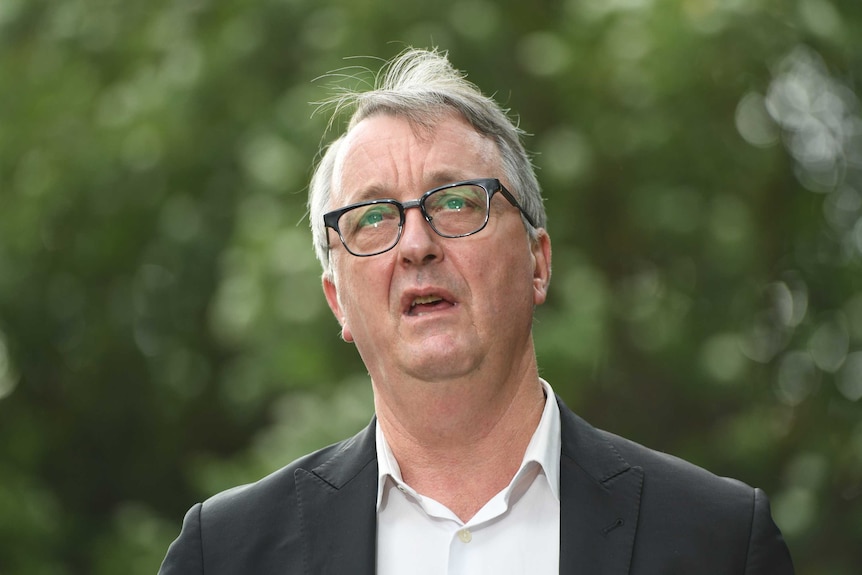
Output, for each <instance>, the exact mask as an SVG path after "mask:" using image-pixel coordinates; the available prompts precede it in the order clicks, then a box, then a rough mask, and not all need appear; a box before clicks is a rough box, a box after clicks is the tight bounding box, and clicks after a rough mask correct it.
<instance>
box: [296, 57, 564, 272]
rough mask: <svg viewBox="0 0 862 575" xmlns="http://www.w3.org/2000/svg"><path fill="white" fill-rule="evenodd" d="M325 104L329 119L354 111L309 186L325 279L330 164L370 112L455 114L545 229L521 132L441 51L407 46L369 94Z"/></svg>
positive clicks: (429, 121) (423, 117)
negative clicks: (493, 153)
mask: <svg viewBox="0 0 862 575" xmlns="http://www.w3.org/2000/svg"><path fill="white" fill-rule="evenodd" d="M327 103H328V104H330V105H332V106H333V107H334V112H333V117H335V116H337V115H339V114H340V113H341V112H342V111H343V110H344V109H346V108H354V111H353V115H352V116H351V118H350V121H349V123H348V126H347V130H346V131H345V133H344V134H343V135H342V136H341V137H339V138H338V139H337V140H335V141H334V142H332V144H330V145H329V146H328V147H327V148H325V150H323V151H322V155H321V157H320V161H319V162H318V164H317V166H316V167H315V169H314V173H313V174H312V177H311V183H310V185H309V192H308V210H309V222H310V225H311V232H312V237H313V241H314V249H315V253H316V255H317V259H318V260H320V263H321V265H322V266H323V274H324V276H325V277H331V275H332V267H331V264H330V261H329V244H328V240H327V233H326V229H325V227H324V225H323V214H324V212H326V211H328V210H329V209H331V208H330V206H329V203H330V199H331V195H332V178H333V171H334V167H335V160H336V158H337V156H338V151H339V149H340V147H341V144H342V143H343V142H344V138H345V136H346V135H347V133H349V132H350V130H352V129H353V128H354V127H355V126H356V125H357V124H358V123H359V122H361V121H362V120H364V119H365V118H368V117H369V116H372V115H375V114H388V115H393V116H397V117H402V118H406V119H407V120H408V121H410V122H411V123H414V124H416V125H418V126H422V127H426V128H430V127H432V126H433V125H434V122H435V121H436V120H439V119H440V117H441V116H442V115H444V114H446V113H448V112H451V111H455V112H456V113H458V114H460V115H461V116H462V117H463V118H464V119H466V120H467V121H468V122H469V123H470V124H471V125H472V126H473V128H474V129H475V130H476V131H477V132H478V133H479V134H481V135H483V136H485V137H488V138H490V139H492V140H493V141H494V142H495V143H496V144H497V149H498V150H499V152H500V157H501V160H502V164H503V172H504V175H505V177H506V179H507V180H508V182H509V184H510V185H511V186H512V190H511V191H512V193H513V194H514V195H515V196H516V197H517V198H518V200H519V201H520V203H521V206H522V207H523V208H524V211H526V212H527V213H528V214H529V215H530V217H531V218H532V219H533V221H534V222H535V223H536V228H544V227H546V226H547V217H546V215H545V207H544V203H543V201H542V192H541V189H540V188H539V182H538V180H537V179H536V174H535V171H534V169H533V165H532V163H531V162H530V158H529V156H528V155H527V152H526V150H525V149H524V146H523V144H522V143H521V138H522V136H523V135H524V133H523V131H522V130H521V129H520V128H518V126H517V125H516V124H515V123H514V122H513V121H512V120H511V119H510V118H509V116H508V115H507V110H503V109H502V108H501V107H500V106H499V105H498V104H497V103H496V102H495V101H494V100H493V99H491V98H489V97H487V96H485V95H484V94H482V92H481V91H480V90H479V88H477V87H476V86H475V85H474V84H473V83H471V82H469V81H468V80H467V79H466V75H465V74H464V73H463V72H460V71H458V70H456V69H455V68H454V67H453V66H452V64H451V63H450V62H449V59H448V56H447V54H446V52H440V51H438V50H437V49H431V50H419V49H414V48H408V49H407V50H405V51H403V52H402V53H401V54H399V55H398V56H396V57H395V58H394V59H392V60H391V61H389V62H387V63H385V64H384V65H383V67H382V68H381V69H380V72H379V73H378V74H377V76H376V78H375V83H374V87H373V88H372V89H371V90H368V91H365V92H355V91H349V92H346V93H342V94H339V95H338V96H336V97H335V98H333V99H332V100H330V101H329V102H327ZM483 175H484V174H483ZM487 176H493V174H488V175H487ZM522 220H523V221H524V225H525V226H526V228H527V231H528V233H529V236H530V238H531V239H535V238H536V237H537V231H536V228H534V227H533V226H531V225H530V224H529V222H528V221H527V220H526V218H523V217H522Z"/></svg>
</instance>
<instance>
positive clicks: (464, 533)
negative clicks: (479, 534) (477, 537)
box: [458, 529, 473, 543]
mask: <svg viewBox="0 0 862 575" xmlns="http://www.w3.org/2000/svg"><path fill="white" fill-rule="evenodd" d="M458 539H460V540H461V541H463V542H464V543H469V542H470V541H472V540H473V534H472V533H470V530H469V529H462V530H461V531H459V532H458Z"/></svg>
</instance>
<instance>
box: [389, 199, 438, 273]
mask: <svg viewBox="0 0 862 575" xmlns="http://www.w3.org/2000/svg"><path fill="white" fill-rule="evenodd" d="M411 207H412V206H411ZM416 207H417V209H407V210H405V211H404V227H403V229H402V230H401V239H400V240H399V241H398V246H397V249H398V251H399V254H400V256H401V261H402V262H404V263H405V264H425V263H430V262H432V261H434V260H437V259H440V258H442V257H443V250H442V248H441V246H440V240H441V239H443V238H441V237H440V236H438V235H437V233H436V232H435V231H434V230H432V229H431V225H430V224H429V223H428V222H427V221H425V218H424V217H423V216H422V211H421V210H419V209H418V206H416Z"/></svg>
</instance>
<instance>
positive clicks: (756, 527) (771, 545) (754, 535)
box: [745, 489, 793, 575]
mask: <svg viewBox="0 0 862 575" xmlns="http://www.w3.org/2000/svg"><path fill="white" fill-rule="evenodd" d="M745 575H793V562H792V561H791V559H790V551H789V550H788V549H787V544H786V543H785V542H784V537H782V536H781V531H779V530H778V527H777V526H776V525H775V522H774V521H773V520H772V513H771V512H770V509H769V499H768V498H767V497H766V494H765V493H764V492H763V491H762V490H760V489H755V490H754V513H753V515H752V518H751V536H750V539H749V542H748V554H747V559H746V564H745Z"/></svg>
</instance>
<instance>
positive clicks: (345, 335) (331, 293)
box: [323, 276, 353, 342]
mask: <svg viewBox="0 0 862 575" xmlns="http://www.w3.org/2000/svg"><path fill="white" fill-rule="evenodd" d="M323 294H324V295H325V296H326V303H328V304H329V309H330V310H332V314H333V315H334V316H335V319H337V320H338V323H339V324H340V325H341V339H343V340H344V341H346V342H352V341H353V334H352V333H350V328H349V327H348V326H347V318H346V317H344V313H343V311H342V309H341V302H340V301H339V300H338V288H337V287H336V286H335V282H334V281H333V280H332V279H331V278H328V277H325V276H324V278H323Z"/></svg>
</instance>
